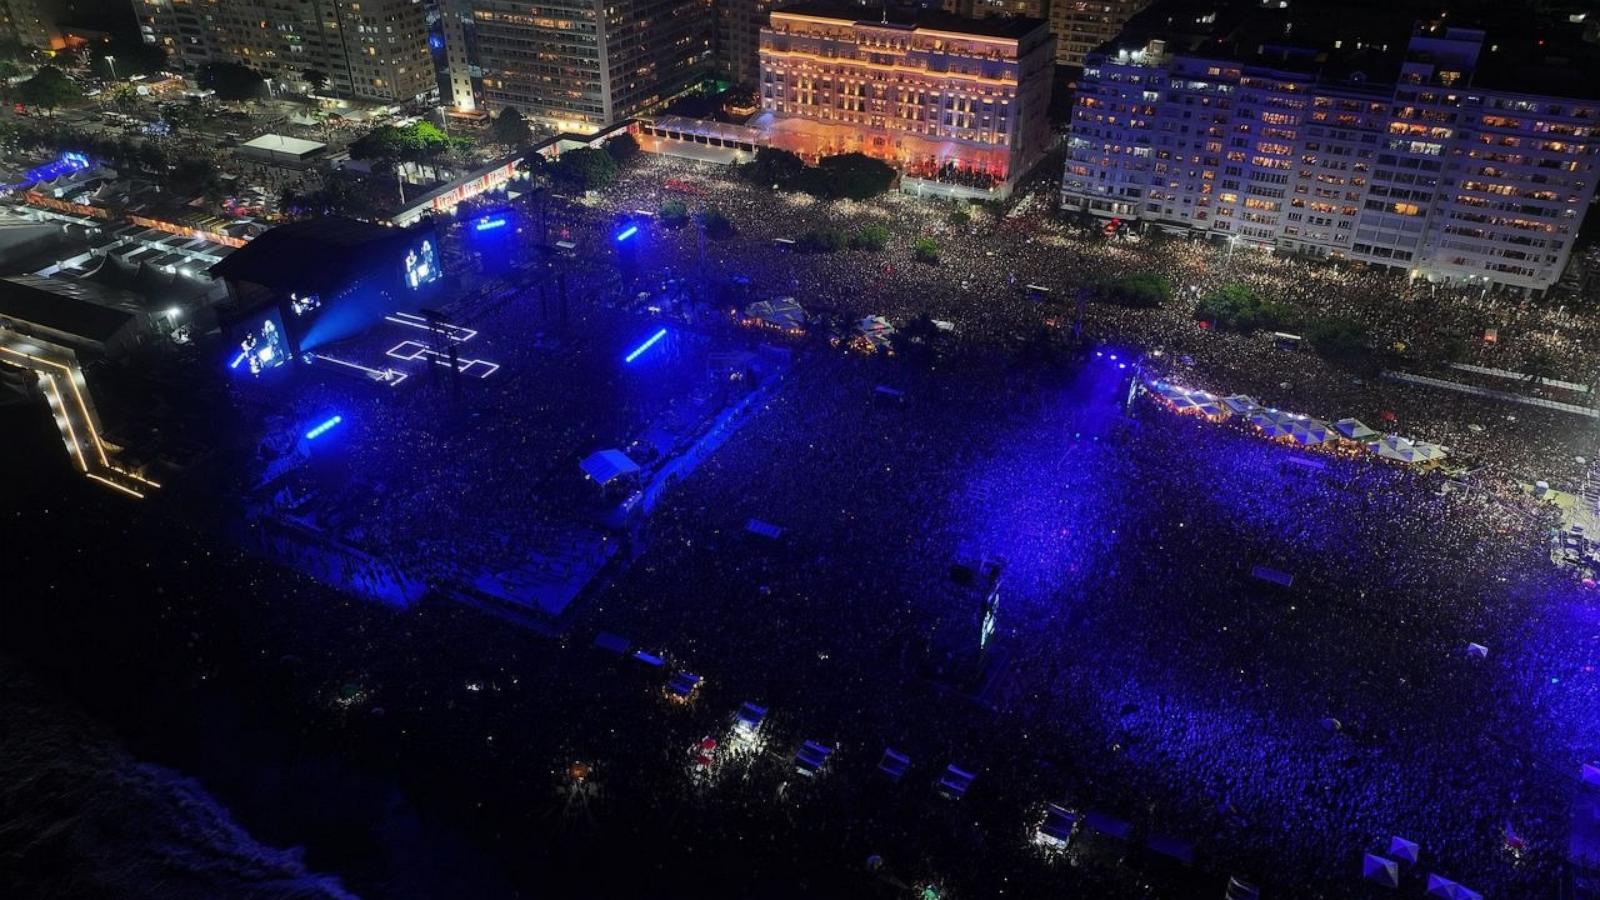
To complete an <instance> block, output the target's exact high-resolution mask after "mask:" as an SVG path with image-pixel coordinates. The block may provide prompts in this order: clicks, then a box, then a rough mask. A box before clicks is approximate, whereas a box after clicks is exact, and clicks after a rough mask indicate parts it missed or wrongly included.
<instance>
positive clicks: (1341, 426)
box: [1333, 419, 1378, 441]
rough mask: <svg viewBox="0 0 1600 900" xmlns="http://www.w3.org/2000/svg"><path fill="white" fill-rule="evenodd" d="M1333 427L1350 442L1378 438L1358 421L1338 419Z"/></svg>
mask: <svg viewBox="0 0 1600 900" xmlns="http://www.w3.org/2000/svg"><path fill="white" fill-rule="evenodd" d="M1333 427H1334V429H1335V430H1336V431H1338V432H1339V433H1340V434H1342V435H1344V436H1345V437H1347V438H1349V439H1350V440H1352V441H1364V440H1367V439H1368V438H1375V437H1377V436H1378V433H1377V432H1376V431H1373V430H1372V429H1371V428H1368V427H1367V425H1366V423H1364V422H1362V421H1361V420H1360V419H1340V420H1339V421H1337V422H1335V423H1333Z"/></svg>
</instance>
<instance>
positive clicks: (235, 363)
mask: <svg viewBox="0 0 1600 900" xmlns="http://www.w3.org/2000/svg"><path fill="white" fill-rule="evenodd" d="M244 360H245V352H244V351H243V350H240V351H239V355H238V356H235V357H234V358H233V362H231V363H228V368H230V369H237V368H239V366H240V364H242V363H243V362H244Z"/></svg>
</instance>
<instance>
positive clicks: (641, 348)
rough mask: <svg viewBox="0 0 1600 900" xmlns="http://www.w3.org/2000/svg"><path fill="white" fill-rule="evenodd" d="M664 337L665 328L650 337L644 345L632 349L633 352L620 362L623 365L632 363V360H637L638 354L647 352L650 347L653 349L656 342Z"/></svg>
mask: <svg viewBox="0 0 1600 900" xmlns="http://www.w3.org/2000/svg"><path fill="white" fill-rule="evenodd" d="M666 336H667V330H666V329H665V328H663V329H661V330H660V331H658V332H656V333H655V334H652V335H650V339H649V340H647V341H645V342H644V343H642V344H640V345H639V346H637V347H635V348H633V352H632V353H629V354H628V355H627V356H626V357H624V358H623V360H622V361H623V362H625V363H631V362H633V361H634V360H636V359H638V358H639V354H641V353H643V352H645V351H646V350H649V349H650V348H651V347H654V346H655V345H656V342H657V341H659V340H661V339H662V338H664V337H666Z"/></svg>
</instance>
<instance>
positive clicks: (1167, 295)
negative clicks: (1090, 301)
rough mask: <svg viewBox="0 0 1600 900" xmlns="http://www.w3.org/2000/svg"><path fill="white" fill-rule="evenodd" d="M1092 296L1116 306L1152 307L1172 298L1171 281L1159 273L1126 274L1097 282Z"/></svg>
mask: <svg viewBox="0 0 1600 900" xmlns="http://www.w3.org/2000/svg"><path fill="white" fill-rule="evenodd" d="M1093 296H1094V298H1095V299H1097V300H1100V301H1101V302H1104V303H1111V304H1115V305H1117V306H1128V307H1133V308H1135V309H1154V308H1156V307H1158V306H1160V305H1162V304H1163V303H1166V302H1167V301H1168V300H1171V299H1172V282H1171V281H1168V280H1167V279H1166V278H1163V277H1162V276H1160V275H1149V274H1140V275H1126V276H1123V277H1122V278H1114V279H1109V280H1106V281H1101V282H1099V283H1098V284H1096V285H1095V286H1094V288H1093Z"/></svg>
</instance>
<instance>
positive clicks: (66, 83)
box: [17, 66, 83, 110]
mask: <svg viewBox="0 0 1600 900" xmlns="http://www.w3.org/2000/svg"><path fill="white" fill-rule="evenodd" d="M81 96H83V89H82V88H80V87H78V83H77V82H76V81H73V80H72V79H71V78H68V77H67V76H66V74H65V73H64V72H62V71H61V70H60V69H58V68H56V67H55V66H40V67H39V71H38V72H35V73H34V76H33V77H32V78H29V79H28V80H27V81H24V82H23V83H21V84H19V85H17V97H18V99H20V100H21V101H22V102H23V103H26V104H28V105H29V106H37V107H40V108H41V109H49V110H53V109H55V108H57V107H59V106H65V105H66V104H68V103H71V102H73V101H74V100H77V99H78V98H79V97H81Z"/></svg>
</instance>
